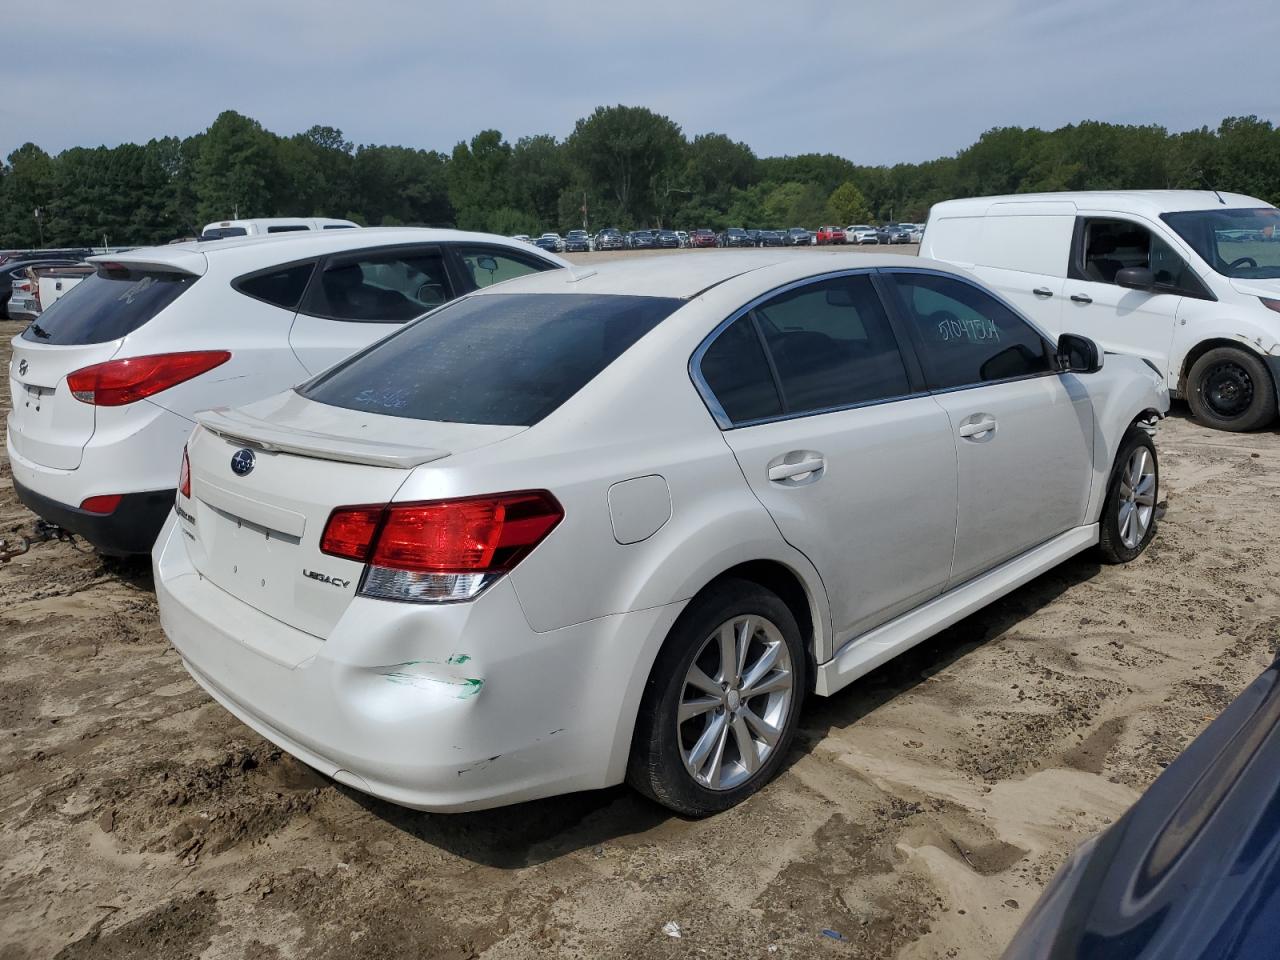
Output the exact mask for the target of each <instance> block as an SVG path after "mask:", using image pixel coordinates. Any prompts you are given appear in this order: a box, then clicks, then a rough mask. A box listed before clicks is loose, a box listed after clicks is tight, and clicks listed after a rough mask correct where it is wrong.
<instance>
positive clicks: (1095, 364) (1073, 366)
mask: <svg viewBox="0 0 1280 960" xmlns="http://www.w3.org/2000/svg"><path fill="white" fill-rule="evenodd" d="M1135 269H1137V268H1135ZM1058 366H1059V368H1060V369H1062V370H1064V371H1066V372H1068V373H1097V372H1098V371H1099V370H1101V369H1102V351H1101V350H1099V349H1098V345H1097V344H1096V343H1094V342H1093V341H1092V340H1090V339H1089V338H1088V337H1082V336H1079V335H1078V334H1074V333H1064V334H1063V335H1062V336H1060V337H1059V338H1058Z"/></svg>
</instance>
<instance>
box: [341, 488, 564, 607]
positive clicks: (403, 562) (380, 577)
mask: <svg viewBox="0 0 1280 960" xmlns="http://www.w3.org/2000/svg"><path fill="white" fill-rule="evenodd" d="M563 519H564V509H563V508H562V507H561V506H560V504H559V503H558V502H557V501H556V499H555V497H553V496H552V495H551V494H550V493H547V492H546V491H545V490H529V491H521V492H519V493H500V494H491V495H488V496H483V497H460V498H458V499H455V500H434V501H429V502H426V503H396V504H389V505H388V506H385V507H377V506H360V507H339V508H338V509H336V510H334V511H333V513H331V514H330V515H329V522H328V523H327V524H325V529H324V535H323V536H322V537H321V540H320V549H321V551H322V552H323V553H327V554H331V555H332V556H337V557H345V558H346V559H348V560H355V561H358V562H361V563H366V562H367V563H368V564H369V565H370V573H369V576H368V577H367V578H366V583H365V585H364V587H363V591H364V592H365V593H367V594H370V595H373V596H382V597H394V598H396V599H405V600H461V599H469V598H470V597H473V596H475V595H476V594H477V593H479V592H480V591H481V590H483V589H484V588H485V587H486V586H487V585H488V584H489V583H490V582H492V581H493V580H494V579H496V578H497V577H498V576H499V575H501V574H503V573H505V572H506V571H508V570H510V569H511V568H512V567H514V566H515V565H516V564H517V563H519V562H520V561H521V560H522V559H524V558H525V557H526V556H527V555H528V554H529V552H530V551H532V550H533V548H534V547H536V546H537V545H538V544H539V543H541V542H542V540H543V539H544V538H545V537H546V536H547V534H549V533H550V532H551V531H552V530H553V529H554V528H555V526H556V525H557V524H558V523H559V522H560V521H561V520H563Z"/></svg>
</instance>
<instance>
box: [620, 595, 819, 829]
mask: <svg viewBox="0 0 1280 960" xmlns="http://www.w3.org/2000/svg"><path fill="white" fill-rule="evenodd" d="M807 671H808V661H807V659H806V654H805V650H804V644H803V642H802V640H801V637H800V629H799V627H798V626H797V625H796V620H795V617H794V616H792V614H791V611H790V609H788V607H787V605H786V604H785V603H783V602H782V600H781V599H779V598H778V596H777V595H776V594H774V593H772V592H771V591H769V590H766V589H764V588H763V587H760V586H758V585H756V584H754V583H750V582H748V581H744V580H725V581H723V582H721V583H718V584H716V585H715V586H713V587H711V588H710V589H708V590H707V591H705V592H704V593H702V594H699V595H698V596H697V597H695V598H694V600H693V601H692V602H691V603H690V604H689V607H688V608H687V609H686V610H685V611H684V613H683V614H681V616H680V619H679V620H678V621H676V624H675V626H674V627H672V629H671V633H670V634H669V635H668V637H667V640H666V643H665V644H664V645H663V648H662V651H661V653H659V655H658V659H657V662H656V663H655V664H654V667H653V671H652V673H651V674H650V676H649V680H648V683H647V685H646V687H645V694H644V699H643V701H642V702H641V706H640V713H639V716H638V717H637V720H636V732H635V737H634V740H633V742H632V749H631V759H630V763H629V765H628V769H627V780H628V782H630V784H631V785H632V786H633V787H635V788H636V789H637V790H639V791H640V792H641V793H644V794H646V795H647V796H649V797H650V798H652V799H654V800H656V801H657V802H658V803H661V804H662V805H663V806H665V807H669V808H670V809H672V810H675V811H676V812H678V813H682V814H685V815H686V816H694V817H703V816H707V815H709V814H712V813H717V812H719V811H721V810H726V809H728V808H729V807H732V806H733V805H735V804H737V803H739V802H740V801H742V800H744V799H746V798H747V797H749V796H750V795H751V794H753V793H755V792H756V791H757V790H759V789H760V788H761V787H763V786H764V785H765V784H766V783H768V782H769V780H770V779H772V778H773V776H774V775H775V774H776V773H777V772H778V769H779V768H780V767H781V766H782V762H783V760H784V758H785V756H786V753H787V750H788V748H789V747H790V745H791V741H792V739H793V738H794V736H795V730H796V725H797V718H798V716H799V713H800V703H801V700H802V698H803V696H804V691H805V689H806V677H807Z"/></svg>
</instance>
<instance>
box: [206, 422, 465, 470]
mask: <svg viewBox="0 0 1280 960" xmlns="http://www.w3.org/2000/svg"><path fill="white" fill-rule="evenodd" d="M196 422H197V423H199V424H200V426H202V427H204V428H205V429H206V430H209V431H210V432H212V433H216V434H217V435H218V436H220V437H222V438H223V439H224V440H229V441H230V442H232V443H241V444H244V445H245V446H247V447H257V448H258V449H260V450H268V451H271V452H276V453H295V454H300V455H302V456H306V457H315V458H316V459H319V460H337V461H340V462H342V463H363V464H367V465H368V466H371V467H398V468H400V469H404V470H407V469H409V468H411V467H417V466H420V465H421V464H424V463H431V462H432V461H433V460H443V459H444V458H445V457H447V456H449V451H448V450H437V449H435V448H433V447H415V446H411V445H409V444H399V443H382V442H380V441H377V440H360V439H358V438H355V437H339V436H335V435H334V434H330V433H316V432H313V431H310V430H291V429H289V428H287V427H279V426H276V425H275V424H272V423H270V422H268V421H266V420H261V419H259V418H257V417H254V416H251V415H249V414H247V413H244V412H243V411H240V410H232V409H229V408H227V407H218V408H216V409H214V410H205V411H203V412H201V413H197V414H196Z"/></svg>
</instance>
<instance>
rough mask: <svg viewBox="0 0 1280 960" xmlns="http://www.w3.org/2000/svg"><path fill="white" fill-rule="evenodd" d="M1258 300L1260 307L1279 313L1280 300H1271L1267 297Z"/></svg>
mask: <svg viewBox="0 0 1280 960" xmlns="http://www.w3.org/2000/svg"><path fill="white" fill-rule="evenodd" d="M1258 299H1259V300H1261V301H1262V305H1263V306H1264V307H1266V308H1267V309H1268V310H1274V311H1275V312H1276V313H1280V300H1272V299H1271V298H1269V297H1259V298H1258Z"/></svg>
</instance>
